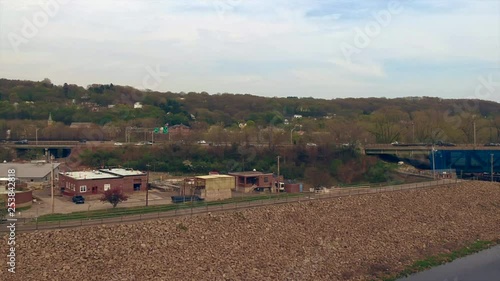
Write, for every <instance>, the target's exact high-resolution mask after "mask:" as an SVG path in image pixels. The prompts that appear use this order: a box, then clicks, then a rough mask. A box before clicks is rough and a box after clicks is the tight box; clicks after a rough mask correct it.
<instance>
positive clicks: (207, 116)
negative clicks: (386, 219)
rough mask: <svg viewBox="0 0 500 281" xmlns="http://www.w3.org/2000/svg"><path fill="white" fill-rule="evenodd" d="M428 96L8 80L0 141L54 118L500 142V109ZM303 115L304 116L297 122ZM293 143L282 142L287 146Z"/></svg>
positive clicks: (1, 86)
mask: <svg viewBox="0 0 500 281" xmlns="http://www.w3.org/2000/svg"><path fill="white" fill-rule="evenodd" d="M422 95H423V97H411V98H397V99H386V98H347V99H330V100H326V99H314V98H297V97H287V98H278V97H274V98H270V97H269V98H268V97H260V96H254V95H249V94H244V95H242V94H228V93H223V94H212V95H210V94H208V93H206V92H202V93H194V92H189V93H172V92H155V91H141V90H138V89H135V88H132V87H129V86H119V85H113V84H112V83H110V84H106V85H100V84H93V85H88V86H87V87H82V86H78V85H74V84H67V83H65V84H64V85H54V84H53V83H51V81H50V80H49V79H44V80H43V81H40V82H34V81H20V80H8V79H0V118H1V121H0V130H1V132H0V138H2V137H5V136H4V134H5V131H6V130H7V129H14V130H13V134H14V135H15V134H16V130H15V128H17V127H19V126H23V125H22V124H24V123H22V122H23V120H24V122H27V121H29V122H31V123H32V124H35V126H37V127H43V126H44V124H45V122H46V120H47V118H48V116H49V114H51V115H52V119H53V120H54V121H55V122H59V123H60V124H61V126H63V125H66V126H68V125H70V124H71V123H72V122H92V123H95V124H97V125H100V126H112V127H117V128H124V127H126V126H138V127H155V126H158V125H161V124H165V123H169V124H170V125H175V124H185V125H189V126H191V127H192V128H194V129H197V130H199V132H201V133H204V134H209V133H210V129H212V130H216V129H217V128H218V127H220V128H225V129H230V130H231V129H233V130H238V129H240V128H239V127H238V124H239V123H246V124H248V125H249V126H248V127H247V128H246V129H245V130H248V132H247V134H251V137H250V139H252V138H253V137H254V135H255V134H256V133H258V132H259V131H260V132H261V133H262V132H265V131H263V130H264V129H265V128H278V129H282V131H281V132H286V131H288V132H289V133H290V130H291V129H293V128H294V126H296V125H302V127H300V129H299V128H297V130H296V131H299V130H300V131H302V132H305V134H304V135H305V136H304V135H302V134H301V136H304V137H302V139H303V140H304V141H315V142H318V143H321V142H326V141H333V142H337V143H343V142H350V143H352V142H356V141H357V142H361V143H373V142H377V143H388V142H392V141H400V142H401V141H404V142H413V141H415V142H417V141H418V142H424V141H436V140H445V141H452V142H457V143H468V142H471V141H472V140H473V135H474V127H475V128H476V134H477V138H478V141H479V142H499V141H500V139H499V137H500V104H498V103H495V102H491V101H483V100H452V99H440V98H433V97H425V93H422ZM137 102H140V103H141V104H142V105H143V107H142V108H140V109H135V108H134V106H133V105H134V104H135V103H137ZM295 115H300V116H302V118H294V116H295ZM287 121H288V122H287ZM19 122H21V123H19ZM252 127H253V129H252ZM252 130H253V131H252ZM278 132H279V131H278ZM270 134H271V135H272V132H271V133H270ZM277 134H279V133H277ZM282 134H284V135H286V134H285V133H282ZM21 135H22V133H19V134H18V137H20V136H21ZM13 137H15V136H13ZM206 137H207V138H208V136H206ZM271 137H272V136H271ZM285 137H286V136H282V137H281V139H282V141H285V140H286V138H285ZM247 139H248V138H247ZM279 139H280V138H279V137H277V138H276V140H279Z"/></svg>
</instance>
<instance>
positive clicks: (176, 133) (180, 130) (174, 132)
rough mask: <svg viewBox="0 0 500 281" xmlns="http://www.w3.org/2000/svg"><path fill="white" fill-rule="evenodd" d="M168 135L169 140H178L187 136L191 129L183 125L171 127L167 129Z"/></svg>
mask: <svg viewBox="0 0 500 281" xmlns="http://www.w3.org/2000/svg"><path fill="white" fill-rule="evenodd" d="M168 133H169V134H170V139H171V140H180V139H183V138H185V137H187V136H189V134H190V133H191V128H190V127H189V126H186V125H183V124H180V125H173V126H170V127H168Z"/></svg>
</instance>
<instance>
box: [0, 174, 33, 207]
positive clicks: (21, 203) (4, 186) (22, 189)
mask: <svg viewBox="0 0 500 281" xmlns="http://www.w3.org/2000/svg"><path fill="white" fill-rule="evenodd" d="M9 182H10V178H8V177H5V178H0V198H1V199H3V202H8V198H9V196H8V195H9V186H8V183H9ZM15 183H16V184H15V188H14V193H15V199H16V201H15V204H16V208H23V207H29V206H31V204H32V201H33V192H32V191H31V190H30V189H28V185H27V184H26V183H22V182H20V181H19V180H16V181H15Z"/></svg>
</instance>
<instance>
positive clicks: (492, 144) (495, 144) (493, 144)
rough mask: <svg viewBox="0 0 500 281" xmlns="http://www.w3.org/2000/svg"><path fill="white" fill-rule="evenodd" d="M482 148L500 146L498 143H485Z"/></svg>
mask: <svg viewBox="0 0 500 281" xmlns="http://www.w3.org/2000/svg"><path fill="white" fill-rule="evenodd" d="M484 146H500V143H494V142H489V143H485V144H484Z"/></svg>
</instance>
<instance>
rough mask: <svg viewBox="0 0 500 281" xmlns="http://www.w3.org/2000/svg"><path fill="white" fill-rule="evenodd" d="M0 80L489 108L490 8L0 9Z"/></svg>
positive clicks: (55, 5)
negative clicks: (468, 103)
mask: <svg viewBox="0 0 500 281" xmlns="http://www.w3.org/2000/svg"><path fill="white" fill-rule="evenodd" d="M0 77H1V78H8V79H22V80H34V81H41V80H42V79H44V78H49V79H50V80H51V81H52V82H53V83H54V84H57V85H62V84H63V83H68V84H78V85H81V86H84V87H85V86H87V85H90V84H94V83H97V84H108V83H113V84H115V85H130V86H133V87H136V88H139V89H150V90H156V91H172V92H181V91H183V92H191V91H194V92H201V91H206V92H208V93H210V94H217V93H225V92H228V93H240V94H253V95H259V96H269V97H272V96H278V97H286V96H298V97H314V98H325V99H335V98H345V97H386V98H395V97H406V96H432V97H441V98H479V99H484V100H492V101H496V102H500V1H497V0H453V1H452V0H449V1H443V0H399V1H397V0H396V1H382V0H380V1H348V0H329V1H327V0H274V1H268V0H252V1H250V0H249V1H243V0H183V1H159V0H86V1H83V0H24V1H23V0H0Z"/></svg>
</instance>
